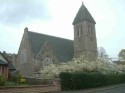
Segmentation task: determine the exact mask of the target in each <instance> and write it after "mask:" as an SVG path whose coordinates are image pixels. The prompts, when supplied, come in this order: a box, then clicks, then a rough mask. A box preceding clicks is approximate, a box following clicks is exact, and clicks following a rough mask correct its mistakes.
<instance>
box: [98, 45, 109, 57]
mask: <svg viewBox="0 0 125 93" xmlns="http://www.w3.org/2000/svg"><path fill="white" fill-rule="evenodd" d="M98 58H103V59H105V58H108V55H107V53H106V50H105V49H104V48H103V47H99V48H98Z"/></svg>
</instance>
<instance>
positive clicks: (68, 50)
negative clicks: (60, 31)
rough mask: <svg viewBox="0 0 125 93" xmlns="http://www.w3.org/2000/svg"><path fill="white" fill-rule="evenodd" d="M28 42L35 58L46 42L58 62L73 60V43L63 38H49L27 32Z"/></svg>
mask: <svg viewBox="0 0 125 93" xmlns="http://www.w3.org/2000/svg"><path fill="white" fill-rule="evenodd" d="M28 37H29V42H30V44H31V48H32V50H33V53H34V55H35V56H36V55H37V54H38V53H39V51H40V49H41V48H42V46H43V45H44V44H45V42H46V41H47V42H48V43H49V45H50V46H51V48H52V49H53V51H54V53H55V54H56V57H57V58H58V60H59V62H66V61H69V60H71V59H72V58H73V55H74V42H73V40H68V39H64V38H59V37H54V36H49V35H45V34H40V33H35V32H31V31H28Z"/></svg>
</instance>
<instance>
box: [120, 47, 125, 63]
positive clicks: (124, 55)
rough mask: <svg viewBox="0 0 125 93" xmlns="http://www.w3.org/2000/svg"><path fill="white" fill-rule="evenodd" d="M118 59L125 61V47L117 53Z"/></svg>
mask: <svg viewBox="0 0 125 93" xmlns="http://www.w3.org/2000/svg"><path fill="white" fill-rule="evenodd" d="M118 57H119V60H122V61H125V49H122V50H121V51H120V52H119V54H118Z"/></svg>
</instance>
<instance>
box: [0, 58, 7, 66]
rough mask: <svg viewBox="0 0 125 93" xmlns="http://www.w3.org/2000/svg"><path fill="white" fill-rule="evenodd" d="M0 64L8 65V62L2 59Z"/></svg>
mask: <svg viewBox="0 0 125 93" xmlns="http://www.w3.org/2000/svg"><path fill="white" fill-rule="evenodd" d="M0 65H8V64H7V63H6V62H4V61H3V60H1V59H0Z"/></svg>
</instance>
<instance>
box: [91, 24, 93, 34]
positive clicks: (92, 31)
mask: <svg viewBox="0 0 125 93" xmlns="http://www.w3.org/2000/svg"><path fill="white" fill-rule="evenodd" d="M91 34H93V27H92V26H91Z"/></svg>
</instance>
